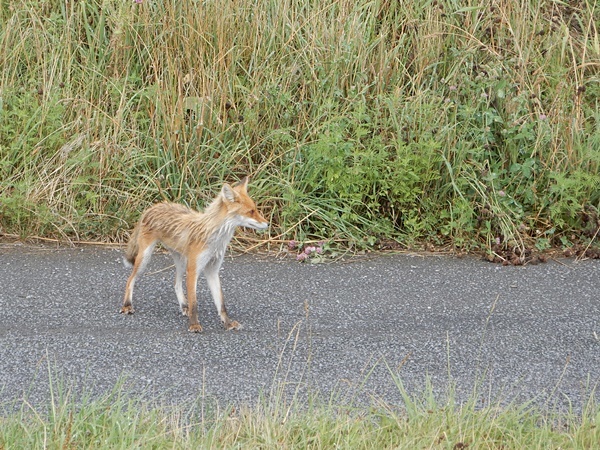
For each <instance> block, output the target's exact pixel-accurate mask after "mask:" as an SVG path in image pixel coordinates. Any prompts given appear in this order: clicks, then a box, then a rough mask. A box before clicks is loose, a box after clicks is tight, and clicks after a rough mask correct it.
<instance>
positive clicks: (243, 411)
mask: <svg viewBox="0 0 600 450" xmlns="http://www.w3.org/2000/svg"><path fill="white" fill-rule="evenodd" d="M397 383H398V388H399V389H400V391H401V393H402V397H403V405H402V406H391V405H386V404H383V403H381V402H378V401H373V404H372V406H371V407H352V406H348V405H339V406H338V405H336V404H335V403H334V401H330V402H322V401H321V400H319V399H318V398H313V399H312V400H309V401H308V402H300V401H298V400H292V401H285V400H282V399H281V398H272V399H263V400H261V401H260V402H259V403H258V404H257V405H255V406H253V407H242V408H240V409H235V408H233V407H228V408H225V409H221V408H219V407H217V406H213V407H210V408H209V407H207V406H206V404H205V403H203V402H200V403H199V404H197V405H195V406H191V407H190V406H187V407H184V406H170V407H164V406H159V405H156V404H154V403H152V402H148V401H144V400H139V399H135V398H131V397H130V396H128V395H127V394H125V393H124V391H123V388H122V386H117V387H116V388H115V390H114V391H113V392H111V393H110V394H107V395H105V396H103V397H100V398H96V399H91V398H90V397H84V398H82V399H80V400H78V401H74V400H73V399H72V398H71V397H70V394H69V391H64V390H63V391H61V392H62V394H60V393H58V394H56V396H55V397H53V400H52V402H51V403H50V404H49V405H48V407H47V408H44V409H40V408H36V407H33V406H32V405H30V404H29V403H28V402H27V401H23V403H22V404H21V405H20V406H18V407H17V408H16V409H14V411H16V412H13V413H8V414H5V415H3V416H1V417H0V448H7V449H8V448H49V449H64V448H98V449H101V448H123V449H131V448H157V449H159V448H161V449H162V448H273V449H275V448H277V449H280V448H286V449H293V448H297V449H306V448H313V449H319V448H323V449H328V448H348V449H350V448H352V449H362V448H364V449H367V448H373V449H375V448H377V449H384V448H407V449H408V448H410V449H412V448H439V449H465V448H477V449H503V450H506V449H524V448H527V449H547V448H562V449H593V448H597V444H598V442H600V427H599V426H598V421H600V408H599V407H598V405H596V404H595V403H593V402H592V401H590V402H589V403H588V404H587V405H586V406H585V407H584V409H583V411H582V413H581V414H578V415H575V414H559V413H543V412H541V411H540V410H537V409H536V408H534V407H532V406H526V405H523V406H519V405H514V404H513V405H509V406H506V407H500V406H485V407H478V406H477V400H476V396H475V395H474V396H473V398H471V399H470V400H469V401H467V402H466V403H464V404H462V405H459V404H457V403H456V402H455V401H454V400H453V397H452V396H450V397H449V400H446V401H445V402H443V403H442V402H439V401H436V400H435V398H434V396H433V394H432V393H431V391H430V390H429V389H426V392H424V393H423V394H422V395H416V396H413V395H409V394H408V393H407V392H406V391H405V390H404V388H403V387H402V383H401V382H399V381H397ZM592 398H593V397H592Z"/></svg>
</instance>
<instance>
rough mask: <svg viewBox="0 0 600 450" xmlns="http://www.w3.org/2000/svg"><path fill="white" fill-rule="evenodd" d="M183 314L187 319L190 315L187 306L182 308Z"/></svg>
mask: <svg viewBox="0 0 600 450" xmlns="http://www.w3.org/2000/svg"><path fill="white" fill-rule="evenodd" d="M181 314H183V315H184V316H186V317H187V316H188V315H189V311H188V307H187V306H182V307H181Z"/></svg>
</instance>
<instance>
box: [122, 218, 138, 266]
mask: <svg viewBox="0 0 600 450" xmlns="http://www.w3.org/2000/svg"><path fill="white" fill-rule="evenodd" d="M139 234H140V227H139V225H138V226H136V227H135V229H134V230H133V233H132V234H131V237H130V238H129V243H128V244H127V250H125V256H124V257H123V264H125V267H128V268H131V267H133V264H134V263H135V258H136V257H137V254H138V251H139V247H138V235H139Z"/></svg>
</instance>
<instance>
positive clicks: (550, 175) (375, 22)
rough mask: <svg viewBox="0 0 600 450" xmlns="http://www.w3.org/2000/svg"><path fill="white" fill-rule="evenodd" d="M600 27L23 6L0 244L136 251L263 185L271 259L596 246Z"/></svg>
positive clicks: (7, 32)
mask: <svg viewBox="0 0 600 450" xmlns="http://www.w3.org/2000/svg"><path fill="white" fill-rule="evenodd" d="M598 23H600V6H599V5H598V3H597V1H596V0H582V1H577V2H568V3H564V2H558V1H546V0H534V1H530V2H496V1H493V2H491V3H486V4H479V3H472V2H467V3H464V2H456V1H455V0H436V1H430V0H419V1H414V2H394V1H389V0H373V1H367V0H359V1H356V0H354V1H350V0H328V1H323V2H310V1H291V0H283V1H267V2H262V1H261V2H257V1H256V0H242V1H237V2H230V1H226V0H211V1H192V0H189V1H170V0H169V1H161V2H156V1H152V0H144V1H142V2H141V3H135V2H132V1H128V2H121V1H113V0H85V1H81V2H67V3H65V2H59V1H53V0H50V1H43V2H40V1H37V0H18V1H12V2H4V3H2V5H0V232H1V233H4V234H14V235H18V236H21V237H27V236H33V235H38V236H44V237H50V238H58V239H61V240H93V241H113V242H114V241H117V242H119V241H122V240H124V239H125V238H126V235H127V232H128V230H129V229H130V228H131V226H132V225H133V223H134V222H135V221H136V219H137V217H138V216H139V213H140V210H141V209H143V208H144V207H146V206H148V205H149V204H151V203H152V202H155V201H157V200H163V199H168V200H173V201H179V202H184V203H187V204H189V205H191V206H193V207H202V206H203V205H204V204H205V202H206V201H207V199H208V198H210V197H211V195H212V193H215V192H218V189H219V187H220V184H221V183H222V182H223V181H234V180H236V179H238V178H239V177H241V176H242V175H245V174H250V175H252V176H253V177H254V181H253V185H252V188H253V189H254V193H255V196H256V197H257V200H258V203H259V204H260V205H261V207H262V209H263V210H264V211H265V213H266V215H267V216H269V218H270V219H271V220H272V223H273V227H272V228H271V231H270V233H271V234H270V236H269V238H271V239H273V242H277V241H279V240H286V239H295V240H297V241H301V242H305V241H307V240H311V239H312V240H331V241H336V242H339V241H342V242H345V243H347V244H351V245H358V246H361V245H362V246H369V245H371V244H373V243H375V242H377V241H378V240H380V239H382V238H385V239H393V240H396V241H397V242H400V243H401V244H402V245H405V246H410V245H418V244H419V243H423V242H429V243H432V244H434V245H452V246H454V247H456V248H460V249H466V250H472V249H475V250H476V249H488V251H490V249H492V248H493V246H494V244H495V243H497V242H499V244H496V245H499V246H501V247H502V248H505V249H506V248H518V249H520V251H521V252H523V250H524V249H525V248H527V247H537V248H538V249H540V250H543V249H545V248H548V247H552V246H563V247H569V246H572V245H574V244H582V245H587V244H589V243H590V242H594V240H596V237H597V229H598V220H599V219H598V209H599V207H600V191H599V190H598V186H599V185H600V128H599V125H598V124H599V121H600V114H599V112H598V111H599V108H598V99H599V98H600V77H599V74H600V36H599V34H598V28H597V27H598ZM595 243H596V244H597V240H596V242H595Z"/></svg>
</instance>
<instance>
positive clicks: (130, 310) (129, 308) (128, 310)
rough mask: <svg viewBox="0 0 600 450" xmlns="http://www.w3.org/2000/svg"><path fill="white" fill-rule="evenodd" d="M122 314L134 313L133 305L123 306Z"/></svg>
mask: <svg viewBox="0 0 600 450" xmlns="http://www.w3.org/2000/svg"><path fill="white" fill-rule="evenodd" d="M120 313H121V314H133V305H126V306H123V307H122V308H121V311H120Z"/></svg>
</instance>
